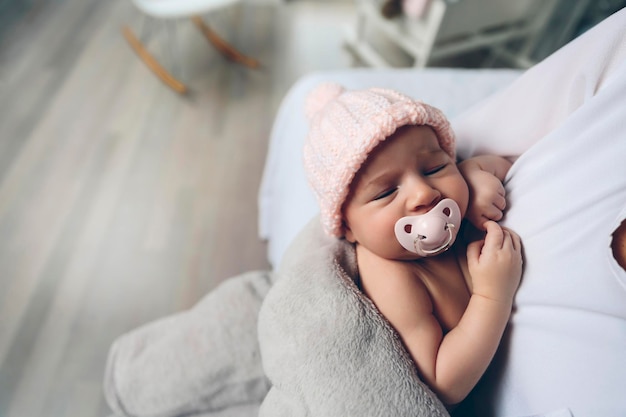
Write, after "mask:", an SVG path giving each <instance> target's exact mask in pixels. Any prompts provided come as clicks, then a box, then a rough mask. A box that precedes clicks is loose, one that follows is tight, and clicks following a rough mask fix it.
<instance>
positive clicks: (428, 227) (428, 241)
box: [394, 198, 461, 257]
mask: <svg viewBox="0 0 626 417" xmlns="http://www.w3.org/2000/svg"><path fill="white" fill-rule="evenodd" d="M460 226H461V209H460V208H459V205H458V204H457V203H456V202H455V201H454V200H452V199H450V198H446V199H443V200H441V201H440V202H439V203H437V205H436V206H435V207H433V208H432V209H431V210H430V211H429V212H428V213H424V214H419V215H417V216H406V217H403V218H401V219H400V220H398V221H397V222H396V225H395V228H394V232H395V234H396V239H398V242H399V243H400V244H401V245H402V247H403V248H405V249H406V250H408V251H410V252H413V253H416V254H418V255H420V256H424V257H425V256H432V255H437V254H440V253H441V252H444V251H446V250H448V249H449V248H450V246H452V244H453V243H454V241H455V240H456V236H457V233H458V231H459V227H460Z"/></svg>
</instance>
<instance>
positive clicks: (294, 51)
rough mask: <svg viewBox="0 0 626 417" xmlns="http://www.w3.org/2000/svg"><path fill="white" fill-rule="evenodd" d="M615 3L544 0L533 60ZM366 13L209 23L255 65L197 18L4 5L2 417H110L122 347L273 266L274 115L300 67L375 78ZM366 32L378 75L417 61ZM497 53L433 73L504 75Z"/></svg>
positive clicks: (283, 8)
mask: <svg viewBox="0 0 626 417" xmlns="http://www.w3.org/2000/svg"><path fill="white" fill-rule="evenodd" d="M458 1H460V2H462V1H463V0H458ZM502 1H504V0H502ZM625 5H626V2H625V1H617V0H599V1H571V0H556V1H555V6H554V8H553V9H552V10H551V12H550V13H549V14H548V15H542V16H538V18H541V19H543V20H545V25H543V26H541V28H539V29H537V36H536V39H535V40H536V42H535V43H534V45H533V48H532V50H531V51H530V53H529V54H527V56H526V57H525V58H526V59H528V60H529V62H534V61H537V60H541V59H542V58H544V57H545V56H547V55H549V54H550V53H551V52H553V51H554V50H556V49H558V48H559V47H560V46H562V45H563V44H565V43H566V42H568V41H569V40H571V39H573V38H575V37H576V36H578V35H580V34H581V33H583V32H584V31H585V30H587V29H588V28H590V27H592V26H593V25H595V24H596V23H598V22H599V21H601V20H602V19H604V18H605V17H606V16H608V15H610V14H612V13H613V12H615V11H616V10H618V9H620V8H622V7H624V6H625ZM380 6H381V3H376V11H377V13H378V10H379V7H380ZM359 7H361V5H360V4H357V3H356V2H354V1H348V0H344V1H338V0H337V1H330V0H327V1H322V0H318V1H314V0H306V1H305V0H293V1H280V0H249V1H244V2H243V3H240V4H236V5H234V6H233V7H228V8H223V9H219V10H216V11H215V12H211V13H208V14H206V15H203V18H204V21H205V22H206V25H207V27H210V28H212V29H214V30H215V31H216V32H217V33H219V34H220V35H221V36H222V37H223V38H225V39H227V40H228V41H229V42H231V43H233V44H235V45H237V47H238V48H239V49H240V50H241V51H242V52H244V53H245V54H247V55H250V56H253V57H254V58H256V59H258V61H259V62H260V67H259V68H257V69H251V68H248V67H246V66H243V65H238V64H236V63H233V62H231V61H229V60H227V59H224V57H223V56H221V55H220V54H219V53H218V51H217V50H216V49H215V48H213V47H212V46H211V45H210V44H209V43H208V42H207V39H206V38H205V36H203V34H202V32H201V31H200V30H198V27H197V26H195V25H194V24H192V22H191V21H190V20H189V19H182V18H181V19H178V20H176V21H174V22H173V23H172V24H170V25H169V26H168V25H166V26H165V28H163V25H162V24H160V22H158V20H159V19H147V18H146V17H145V14H144V13H142V12H141V11H140V10H139V9H138V8H137V7H136V5H135V4H133V2H132V1H130V0H107V1H98V0H0V417H35V416H46V417H57V416H59V417H60V416H81V417H92V416H94V417H95V416H106V415H107V414H108V408H107V406H106V404H105V402H104V398H103V395H102V386H101V384H102V376H103V370H104V364H105V360H106V355H107V351H108V348H109V346H110V344H111V343H112V341H113V340H114V339H115V338H116V337H117V336H119V335H121V334H122V333H124V332H127V331H129V330H131V329H133V328H136V327H137V326H140V325H141V324H144V323H146V322H148V321H151V320H154V319H157V318H159V317H163V316H165V315H168V314H172V313H174V312H177V311H181V310H184V309H187V308H189V307H191V306H192V305H193V304H194V303H195V302H197V301H198V300H199V299H200V298H201V297H203V296H204V295H205V294H206V293H207V292H209V291H210V290H211V289H213V288H215V286H217V285H218V284H219V283H220V282H222V281H223V280H225V279H227V278H229V277H231V276H234V275H236V274H239V273H241V272H244V271H249V270H255V269H269V268H270V265H269V264H268V262H267V260H266V253H265V250H266V248H265V245H264V242H262V241H261V240H260V239H259V238H258V231H257V217H256V216H257V210H256V208H257V193H258V187H259V183H260V181H261V176H262V172H263V167H264V163H265V153H266V150H267V144H268V138H269V136H270V131H271V127H272V121H273V118H274V116H275V112H276V110H277V108H278V106H279V104H280V101H281V99H282V97H283V96H284V95H285V93H286V92H287V91H288V89H289V87H290V86H291V85H292V84H293V83H294V82H295V81H296V80H297V79H298V78H299V77H301V76H302V75H304V74H307V73H309V72H311V71H320V70H331V69H342V68H351V67H364V66H370V65H371V63H368V62H366V61H367V60H366V59H364V58H363V57H361V56H359V55H358V53H357V51H355V48H354V47H353V46H352V47H349V35H348V34H349V33H352V32H351V31H354V29H355V28H356V25H357V13H358V11H359V10H360V9H359ZM480 13H482V14H488V13H489V10H480ZM378 17H380V20H381V21H384V22H387V23H389V22H391V23H390V24H391V25H394V26H393V27H395V28H398V27H404V26H403V25H405V24H406V20H402V19H404V18H403V17H402V16H400V17H396V18H395V20H387V19H386V18H383V17H381V16H378ZM155 20H156V21H155ZM161 23H162V22H161ZM123 27H128V28H129V29H130V30H131V31H132V33H133V34H134V35H135V36H136V39H137V40H138V41H139V42H141V43H140V44H139V47H138V46H137V44H135V45H134V46H135V49H133V47H132V45H131V44H129V42H128V39H127V38H125V37H124V36H123V33H122V28H123ZM368 31H369V32H368V36H369V38H370V39H374V40H375V42H374V43H377V45H378V46H379V47H381V48H382V49H383V51H384V52H385V53H386V54H388V55H390V56H391V57H392V58H391V59H390V61H389V65H391V66H412V65H415V62H414V60H413V58H414V57H412V56H411V55H410V54H407V53H406V51H403V50H402V48H399V47H398V45H400V44H402V42H413V41H414V39H413V38H411V37H410V36H408V35H406V32H402V31H400V32H398V33H399V35H398V34H396V35H394V36H392V37H390V38H386V37H385V36H383V35H381V34H379V33H376V32H375V31H372V29H371V28H370V29H368ZM127 33H128V32H127ZM164 33H165V34H164ZM513 46H515V45H513ZM492 52H493V51H490V50H489V49H486V48H482V49H481V48H478V49H476V50H471V51H464V52H462V53H457V54H453V55H452V56H448V57H446V58H445V59H442V60H440V61H438V62H437V61H433V62H429V63H428V65H438V66H455V67H481V66H484V65H486V64H487V63H488V65H490V66H508V65H514V64H511V63H510V62H507V61H506V60H499V59H493V58H492V56H491V53H492ZM147 53H149V54H150V56H149V57H148V56H147ZM140 56H143V58H144V59H145V60H147V61H150V60H151V59H150V57H152V58H154V59H155V60H158V62H160V63H162V64H161V65H162V67H163V68H164V69H167V71H168V72H171V74H170V75H172V76H173V77H175V78H176V79H177V80H178V81H181V82H184V84H185V87H186V89H187V93H186V94H180V93H177V92H176V91H174V90H173V89H172V88H170V87H168V85H167V84H166V83H165V82H163V79H160V78H158V77H157V76H156V75H155V73H154V72H152V71H151V70H150V69H149V67H148V66H147V65H146V63H145V62H144V61H142V60H141V59H140ZM170 68H171V70H170ZM416 71H417V70H416ZM157 72H158V71H157ZM161 75H163V74H161Z"/></svg>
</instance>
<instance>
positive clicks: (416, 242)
mask: <svg viewBox="0 0 626 417" xmlns="http://www.w3.org/2000/svg"><path fill="white" fill-rule="evenodd" d="M454 228H455V226H454V224H453V223H447V224H446V230H447V231H448V240H447V241H446V242H445V243H443V244H442V245H441V246H439V247H438V248H435V249H430V250H428V249H422V248H421V245H419V243H420V242H421V240H422V239H423V238H424V237H425V236H422V235H417V237H416V238H415V240H413V247H414V248H415V252H416V253H420V252H421V253H423V254H425V255H435V254H437V253H439V252H442V251H444V250H447V249H448V248H449V247H450V243H452V240H454V235H453V233H452V229H454ZM420 238H422V239H420ZM418 245H419V246H420V247H419V248H418Z"/></svg>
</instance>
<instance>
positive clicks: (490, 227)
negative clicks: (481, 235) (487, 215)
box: [485, 221, 504, 249]
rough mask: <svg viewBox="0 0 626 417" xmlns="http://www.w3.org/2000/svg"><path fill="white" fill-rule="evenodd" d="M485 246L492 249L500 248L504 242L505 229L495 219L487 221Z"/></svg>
mask: <svg viewBox="0 0 626 417" xmlns="http://www.w3.org/2000/svg"><path fill="white" fill-rule="evenodd" d="M485 230H487V236H485V247H486V248H490V249H500V248H502V244H503V243H504V230H502V228H501V227H500V225H498V223H496V222H494V221H488V222H485Z"/></svg>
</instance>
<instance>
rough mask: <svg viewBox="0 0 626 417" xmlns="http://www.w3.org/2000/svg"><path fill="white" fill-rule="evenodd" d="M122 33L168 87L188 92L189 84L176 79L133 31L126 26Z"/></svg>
mask: <svg viewBox="0 0 626 417" xmlns="http://www.w3.org/2000/svg"><path fill="white" fill-rule="evenodd" d="M122 34H123V35H124V37H125V38H126V40H127V41H128V43H129V44H130V46H131V47H132V48H133V49H134V50H135V52H136V53H137V55H138V56H139V58H141V60H142V61H143V62H144V63H145V64H146V65H147V66H148V68H150V69H151V70H152V72H154V74H155V75H156V76H157V77H159V78H160V79H161V81H163V82H164V83H165V84H166V85H167V86H168V87H170V88H171V89H172V90H174V91H176V92H177V93H180V94H185V93H186V92H187V86H186V85H185V84H183V83H182V82H180V81H179V80H178V79H176V78H175V77H174V76H173V75H172V74H170V73H169V72H168V71H167V70H166V69H165V68H163V66H162V65H161V64H159V62H158V61H157V60H156V59H155V58H154V57H153V56H152V55H151V54H150V52H148V50H147V49H146V48H145V47H144V46H143V44H142V43H141V42H140V41H139V39H137V37H136V36H135V34H134V33H133V31H132V30H131V29H130V28H129V27H127V26H124V27H123V28H122Z"/></svg>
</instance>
